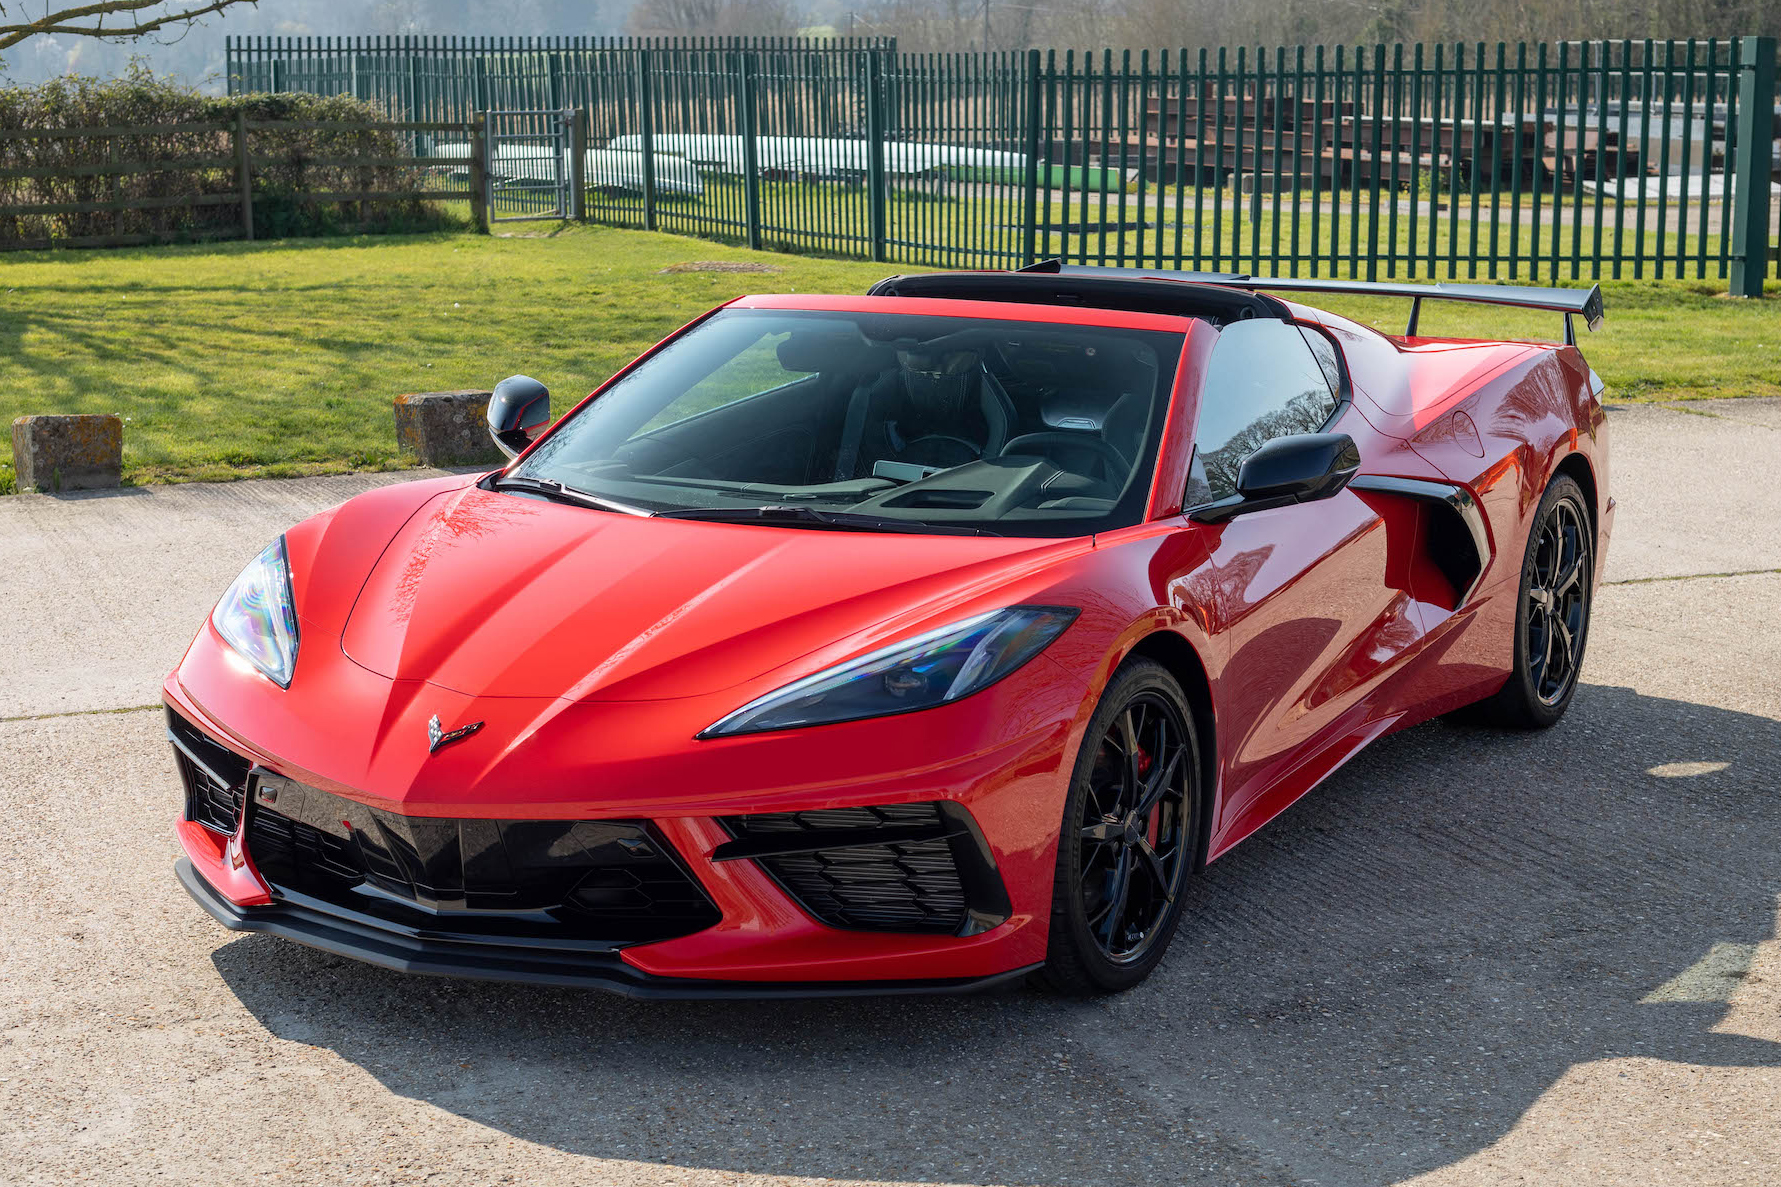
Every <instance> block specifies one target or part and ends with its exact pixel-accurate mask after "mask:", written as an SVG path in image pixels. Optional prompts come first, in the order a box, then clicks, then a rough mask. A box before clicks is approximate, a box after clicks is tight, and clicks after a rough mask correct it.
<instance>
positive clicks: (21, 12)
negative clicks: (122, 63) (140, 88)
mask: <svg viewBox="0 0 1781 1187" xmlns="http://www.w3.org/2000/svg"><path fill="white" fill-rule="evenodd" d="M26 3H27V0H0V50H4V49H8V48H10V47H12V46H15V45H17V44H18V43H19V42H21V41H23V40H24V39H25V38H27V37H35V36H37V35H38V34H44V33H61V34H65V35H68V36H73V37H97V38H100V39H101V40H105V41H133V40H135V39H136V38H138V37H143V36H145V35H147V34H149V33H156V32H159V31H161V30H163V29H177V30H180V31H181V32H182V33H183V32H184V31H185V30H186V29H188V28H190V27H191V25H192V24H193V22H195V21H197V20H198V18H200V17H203V16H208V15H209V14H211V13H213V12H221V11H222V10H223V9H225V8H232V7H234V6H235V5H237V4H256V3H258V0H94V2H93V3H90V4H77V5H74V6H72V7H69V8H63V9H59V10H56V11H51V10H50V7H49V4H48V3H47V2H46V3H45V4H44V11H43V15H42V16H39V17H31V16H27V15H26ZM32 7H35V6H34V5H33V6H32ZM107 18H113V21H112V23H111V24H106V20H107Z"/></svg>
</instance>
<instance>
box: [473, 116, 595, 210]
mask: <svg viewBox="0 0 1781 1187" xmlns="http://www.w3.org/2000/svg"><path fill="white" fill-rule="evenodd" d="M574 134H575V113H574V112H573V111H569V110H565V111H489V112H485V113H484V114H483V143H484V144H486V145H487V146H488V168H487V170H486V172H485V174H484V182H483V184H484V185H485V186H486V187H487V192H486V193H485V194H484V198H485V200H486V201H487V203H488V212H489V221H490V222H501V223H507V222H522V221H525V220H528V219H566V218H571V217H573V216H574V212H575V202H574V194H573V192H572V191H573V188H574V174H575V170H574V168H573V167H572V163H571V159H570V157H571V153H572V152H573V143H574Z"/></svg>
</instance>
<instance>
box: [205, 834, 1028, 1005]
mask: <svg viewBox="0 0 1781 1187" xmlns="http://www.w3.org/2000/svg"><path fill="white" fill-rule="evenodd" d="M176 868H177V870H178V873H179V881H180V884H181V885H182V886H184V887H185V889H186V893H188V894H190V895H191V896H192V899H193V900H194V901H195V902H196V903H197V904H198V905H199V906H201V907H203V908H204V909H205V910H206V911H208V912H209V913H210V915H211V917H212V918H214V919H215V920H216V921H217V922H218V923H221V924H222V925H223V926H224V927H226V928H228V929H229V930H230V931H242V932H265V933H267V934H268V935H275V936H283V937H284V938H285V939H287V940H295V941H296V942H297V943H299V944H304V945H307V946H308V947H311V948H317V949H320V950H321V951H323V952H330V953H333V954H334V955H336V956H348V957H351V958H353V959H354V960H361V961H364V962H365V963H367V964H372V965H376V966H378V967H379V968H386V969H391V970H394V971H395V972H399V973H416V974H422V975H428V976H436V977H460V978H466V979H469V980H476V981H507V982H519V983H523V984H529V985H555V986H563V987H568V988H576V989H603V990H607V991H609V992H612V993H618V994H622V995H624V996H625V997H633V998H645V999H654V1000H674V999H680V1000H709V999H718V998H756V999H758V998H797V997H861V996H877V995H883V994H908V993H921V994H947V993H974V992H977V991H980V990H985V989H991V988H994V987H996V986H1000V985H1006V984H1010V983H1012V982H1014V981H1018V980H1019V979H1020V978H1022V977H1024V976H1026V975H1027V974H1028V973H1030V972H1032V971H1034V969H1036V968H1037V967H1038V966H1037V965H1031V966H1028V967H1025V968H1017V969H1011V970H1009V971H1007V972H1002V973H996V974H993V975H990V976H984V977H966V978H941V979H936V980H928V981H893V982H867V981H720V980H716V979H709V978H696V977H663V976H655V975H652V974H650V973H646V972H644V971H642V970H641V969H638V968H636V967H634V966H632V965H630V964H627V963H626V962H625V961H624V959H623V958H622V957H621V956H620V955H619V954H618V953H617V952H568V951H552V950H549V949H536V948H532V949H528V948H516V947H514V946H512V945H507V944H501V943H466V942H462V941H452V940H442V939H437V938H432V937H428V936H426V935H423V934H419V933H418V932H412V931H411V932H409V933H407V934H402V933H399V932H396V931H392V930H391V929H390V928H388V927H387V926H382V925H376V924H372V923H369V922H368V921H366V920H365V919H364V918H361V917H354V916H353V915H352V914H351V913H348V912H341V911H336V910H330V909H329V908H328V906H327V905H326V904H323V903H320V902H316V901H303V902H298V901H294V900H291V899H281V900H279V901H276V902H273V903H268V904H265V905H261V906H247V907H244V906H238V905H236V904H235V903H232V902H230V901H229V900H228V899H227V898H225V897H224V896H223V895H221V894H220V893H218V892H217V890H216V888H214V887H213V886H211V884H210V883H209V882H207V881H205V880H204V878H203V876H202V875H200V874H199V873H198V871H197V870H196V869H195V868H194V867H193V865H192V861H191V859H190V858H181V859H180V861H179V863H178V866H177V867H176Z"/></svg>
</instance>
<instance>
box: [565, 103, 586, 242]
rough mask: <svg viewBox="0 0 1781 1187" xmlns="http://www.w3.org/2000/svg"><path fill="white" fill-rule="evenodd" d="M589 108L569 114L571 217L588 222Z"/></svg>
mask: <svg viewBox="0 0 1781 1187" xmlns="http://www.w3.org/2000/svg"><path fill="white" fill-rule="evenodd" d="M587 119H588V117H587V108H585V107H577V108H576V109H575V110H573V111H571V112H569V127H570V133H569V187H570V193H569V217H570V218H572V219H575V220H576V221H577V222H583V223H585V222H586V221H587Z"/></svg>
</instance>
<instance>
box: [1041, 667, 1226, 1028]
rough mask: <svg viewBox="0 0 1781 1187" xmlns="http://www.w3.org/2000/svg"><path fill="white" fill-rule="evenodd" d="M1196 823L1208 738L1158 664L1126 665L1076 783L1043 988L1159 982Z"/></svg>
mask: <svg viewBox="0 0 1781 1187" xmlns="http://www.w3.org/2000/svg"><path fill="white" fill-rule="evenodd" d="M1199 814H1200V751H1199V738H1198V736H1197V735H1196V734H1195V732H1194V725H1193V714H1192V713H1191V712H1189V710H1188V705H1187V698H1186V696H1185V695H1183V693H1182V691H1181V685H1180V684H1179V683H1177V682H1176V680H1175V678H1174V677H1173V676H1171V675H1170V674H1169V672H1168V670H1167V669H1166V668H1164V667H1162V665H1160V664H1157V663H1153V662H1152V661H1150V660H1134V661H1131V662H1128V663H1127V664H1125V665H1124V666H1123V667H1122V668H1121V669H1120V670H1119V672H1118V673H1117V674H1116V675H1115V676H1114V678H1113V682H1112V683H1111V684H1110V685H1109V686H1108V688H1107V690H1106V692H1105V693H1103V694H1102V696H1101V703H1100V705H1099V706H1097V707H1096V709H1095V713H1094V716H1093V717H1092V718H1091V719H1090V720H1089V724H1088V730H1087V732H1086V733H1084V735H1083V741H1082V749H1081V751H1080V752H1078V754H1077V756H1076V764H1075V766H1074V768H1073V770H1072V773H1071V777H1070V791H1069V794H1068V796H1066V797H1065V803H1064V819H1063V829H1062V832H1061V834H1060V836H1059V838H1058V853H1057V873H1056V879H1055V882H1054V884H1053V888H1052V907H1051V938H1050V943H1049V946H1048V948H1047V950H1046V958H1045V967H1044V969H1042V970H1041V971H1040V973H1039V975H1038V981H1039V983H1040V984H1042V985H1044V986H1045V987H1046V988H1048V989H1051V990H1052V991H1054V992H1057V993H1064V994H1070V995H1073V996H1092V995H1097V994H1104V993H1117V992H1119V991H1120V990H1123V989H1130V988H1131V987H1132V986H1134V985H1136V984H1138V982H1140V981H1142V980H1144V978H1146V977H1148V976H1149V975H1150V973H1151V971H1152V970H1153V969H1155V968H1156V966H1157V965H1158V964H1159V963H1160V962H1161V961H1162V958H1163V953H1164V951H1165V950H1166V949H1167V948H1168V946H1169V940H1170V939H1171V938H1172V937H1173V936H1174V934H1175V928H1176V926H1177V924H1179V923H1180V921H1181V911H1182V902H1183V896H1182V891H1183V889H1184V888H1185V886H1186V883H1187V878H1188V875H1189V874H1191V873H1192V871H1193V869H1194V867H1195V865H1196V864H1197V863H1198V859H1199V856H1200V854H1199V852H1198V845H1199V832H1200V829H1199V825H1200V819H1199Z"/></svg>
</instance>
